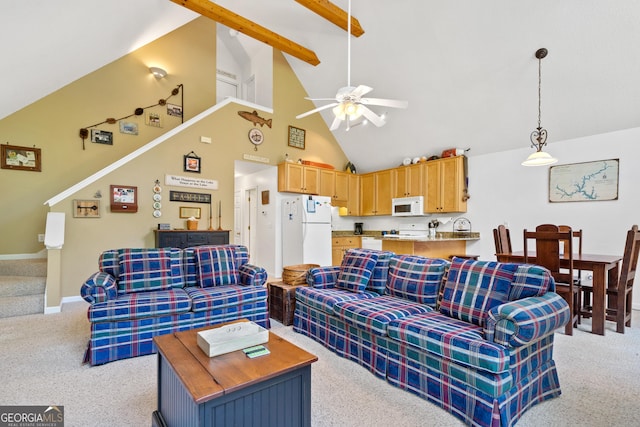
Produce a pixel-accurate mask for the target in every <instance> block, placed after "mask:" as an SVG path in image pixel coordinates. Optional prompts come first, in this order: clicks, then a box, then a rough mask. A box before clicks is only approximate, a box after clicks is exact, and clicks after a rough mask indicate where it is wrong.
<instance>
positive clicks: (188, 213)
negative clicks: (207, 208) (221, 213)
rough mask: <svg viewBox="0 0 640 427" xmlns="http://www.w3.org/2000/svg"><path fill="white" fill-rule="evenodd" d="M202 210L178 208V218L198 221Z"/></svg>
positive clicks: (186, 207) (185, 207)
mask: <svg viewBox="0 0 640 427" xmlns="http://www.w3.org/2000/svg"><path fill="white" fill-rule="evenodd" d="M201 214H202V209H200V208H191V207H188V206H180V218H195V219H200V216H201Z"/></svg>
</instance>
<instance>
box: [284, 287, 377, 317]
mask: <svg viewBox="0 0 640 427" xmlns="http://www.w3.org/2000/svg"><path fill="white" fill-rule="evenodd" d="M378 296H380V295H378V293H377V292H372V291H364V292H361V293H355V292H351V291H347V290H344V289H337V288H326V289H316V288H311V287H306V286H299V287H297V288H296V301H300V303H301V304H305V305H308V306H310V307H313V308H315V309H317V310H320V311H324V312H325V313H328V314H331V315H333V306H334V305H335V304H336V303H338V302H341V301H353V300H357V299H368V298H375V297H378Z"/></svg>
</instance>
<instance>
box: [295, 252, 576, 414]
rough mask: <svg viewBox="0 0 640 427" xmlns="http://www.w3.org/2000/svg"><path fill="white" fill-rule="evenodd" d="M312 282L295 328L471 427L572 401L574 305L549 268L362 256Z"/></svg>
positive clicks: (301, 297) (300, 301)
mask: <svg viewBox="0 0 640 427" xmlns="http://www.w3.org/2000/svg"><path fill="white" fill-rule="evenodd" d="M307 282H308V285H309V286H308V287H299V288H297V290H296V309H295V314H294V330H295V331H297V332H299V333H302V334H305V335H307V336H309V337H311V338H313V339H314V340H316V341H318V342H320V343H322V344H323V345H325V346H326V347H327V348H329V349H330V350H332V351H333V352H335V353H337V354H338V355H340V356H342V357H345V358H348V359H351V360H353V361H354V362H356V363H358V364H360V365H362V366H364V367H365V368H366V369H368V370H369V371H371V372H372V373H373V374H374V375H376V376H378V377H380V378H382V379H384V380H386V381H388V382H389V383H390V384H393V385H395V386H397V387H400V388H402V389H404V390H408V391H409V392H412V393H415V394H417V395H418V396H420V397H422V398H424V399H427V400H429V401H431V402H433V403H435V404H437V405H439V406H440V407H442V408H443V409H445V410H447V411H448V412H450V413H451V414H453V415H454V416H456V417H458V418H459V419H461V420H463V421H464V422H465V423H467V424H468V425H477V426H510V425H513V424H515V423H516V422H517V420H518V419H519V418H520V417H521V415H522V414H523V413H524V412H525V411H526V410H527V409H528V408H530V407H531V406H533V405H535V404H537V403H539V402H542V401H544V400H546V399H550V398H553V397H556V396H558V395H559V394H560V386H559V382H558V376H557V372H556V367H555V362H554V360H553V357H552V356H553V334H554V331H555V330H556V329H558V328H560V327H562V326H563V325H565V324H566V323H567V322H568V321H569V317H570V316H569V308H568V306H567V304H566V302H565V301H564V300H563V299H562V297H560V296H559V295H558V294H556V293H555V292H554V290H555V283H554V281H553V278H552V277H551V275H550V273H549V271H548V270H546V269H544V268H542V267H539V266H534V265H521V264H508V263H498V262H491V261H475V260H467V259H461V258H454V259H453V260H452V262H451V263H449V262H448V261H445V260H442V259H430V258H424V257H420V256H410V255H395V254H393V253H390V252H382V251H374V250H366V249H356V250H350V251H348V252H347V254H346V256H345V258H344V261H343V263H342V265H341V266H339V267H337V266H333V267H320V268H314V269H311V270H310V271H309V273H308V276H307Z"/></svg>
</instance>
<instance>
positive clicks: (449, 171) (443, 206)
mask: <svg viewBox="0 0 640 427" xmlns="http://www.w3.org/2000/svg"><path fill="white" fill-rule="evenodd" d="M424 168H425V169H424V177H425V184H424V186H425V188H426V190H427V195H426V197H425V200H424V212H425V213H441V212H466V211H467V200H466V191H465V189H466V186H465V176H464V156H458V157H448V158H444V159H438V160H431V161H428V162H426V163H424Z"/></svg>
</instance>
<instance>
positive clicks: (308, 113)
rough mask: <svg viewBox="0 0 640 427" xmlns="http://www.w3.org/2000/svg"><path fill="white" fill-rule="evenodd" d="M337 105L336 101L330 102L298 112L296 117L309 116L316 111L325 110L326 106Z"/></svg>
mask: <svg viewBox="0 0 640 427" xmlns="http://www.w3.org/2000/svg"><path fill="white" fill-rule="evenodd" d="M336 105H338V103H337V102H332V103H331V104H327V105H323V106H322V107H318V108H314V109H313V110H309V111H307V112H306V113H302V114H298V115H297V116H296V119H301V118H303V117H307V116H310V115H311V114H314V113H317V112H318V111H322V110H326V109H327V108H331V107H335V106H336Z"/></svg>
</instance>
